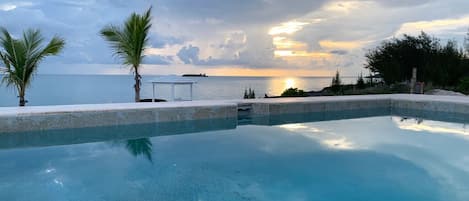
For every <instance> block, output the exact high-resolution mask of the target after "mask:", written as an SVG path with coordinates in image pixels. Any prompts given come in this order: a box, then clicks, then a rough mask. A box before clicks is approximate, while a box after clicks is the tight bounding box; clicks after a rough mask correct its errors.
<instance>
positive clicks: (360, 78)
mask: <svg viewBox="0 0 469 201" xmlns="http://www.w3.org/2000/svg"><path fill="white" fill-rule="evenodd" d="M357 88H359V89H364V88H366V84H365V80H364V79H363V74H361V73H360V76H358V79H357Z"/></svg>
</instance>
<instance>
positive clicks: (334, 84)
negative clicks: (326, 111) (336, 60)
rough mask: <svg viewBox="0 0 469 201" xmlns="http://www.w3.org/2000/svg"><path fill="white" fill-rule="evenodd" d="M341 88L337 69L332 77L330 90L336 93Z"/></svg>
mask: <svg viewBox="0 0 469 201" xmlns="http://www.w3.org/2000/svg"><path fill="white" fill-rule="evenodd" d="M341 88H342V80H341V79H340V73H339V71H338V70H337V72H336V73H335V76H334V77H333V78H332V83H331V90H332V91H333V92H334V93H338V92H340V90H341Z"/></svg>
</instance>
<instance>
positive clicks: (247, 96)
mask: <svg viewBox="0 0 469 201" xmlns="http://www.w3.org/2000/svg"><path fill="white" fill-rule="evenodd" d="M243 98H244V99H255V98H256V92H254V90H253V89H251V88H250V87H249V90H248V89H244V96H243Z"/></svg>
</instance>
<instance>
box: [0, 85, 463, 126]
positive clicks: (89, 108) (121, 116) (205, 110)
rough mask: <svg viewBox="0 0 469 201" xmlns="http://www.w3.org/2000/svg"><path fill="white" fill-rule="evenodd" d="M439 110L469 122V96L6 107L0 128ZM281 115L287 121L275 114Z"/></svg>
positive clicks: (276, 120) (268, 121) (266, 120)
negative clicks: (468, 117)
mask: <svg viewBox="0 0 469 201" xmlns="http://www.w3.org/2000/svg"><path fill="white" fill-rule="evenodd" d="M339 112H340V113H339ZM435 112H437V113H442V114H456V116H458V117H457V118H458V119H459V120H462V121H465V120H466V118H467V116H468V115H469V98H467V97H455V96H431V95H411V94H392V95H363V96H330V97H308V98H278V99H252V100H224V101H190V102H168V103H121V104H119V103H116V104H93V105H65V106H31V107H23V108H19V107H4V108H0V133H7V132H22V131H36V130H50V129H67V128H87V127H97V126H113V125H131V124H146V123H161V122H179V121H192V120H209V119H230V120H233V121H236V119H237V118H238V119H240V118H241V119H249V120H250V121H249V123H250V124H259V125H273V124H280V123H286V122H285V119H288V118H285V116H291V121H290V122H298V121H302V120H305V119H311V118H313V119H319V120H328V119H340V118H350V117H354V116H357V117H360V116H363V117H366V116H376V115H391V114H407V115H411V116H412V115H416V116H418V115H419V114H420V113H421V114H422V115H423V114H426V115H427V116H429V115H430V116H431V114H433V113H435ZM305 114H315V115H317V116H311V115H305ZM338 114H340V115H338ZM345 114H346V115H345ZM279 116H282V118H281V119H283V121H279V119H280V118H276V117H279ZM261 117H263V118H261ZM265 117H271V118H265Z"/></svg>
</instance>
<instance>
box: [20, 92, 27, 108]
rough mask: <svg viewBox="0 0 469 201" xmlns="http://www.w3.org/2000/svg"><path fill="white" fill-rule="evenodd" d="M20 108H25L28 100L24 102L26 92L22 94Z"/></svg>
mask: <svg viewBox="0 0 469 201" xmlns="http://www.w3.org/2000/svg"><path fill="white" fill-rule="evenodd" d="M19 97H20V107H24V106H25V105H26V100H24V92H20V95H19Z"/></svg>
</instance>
